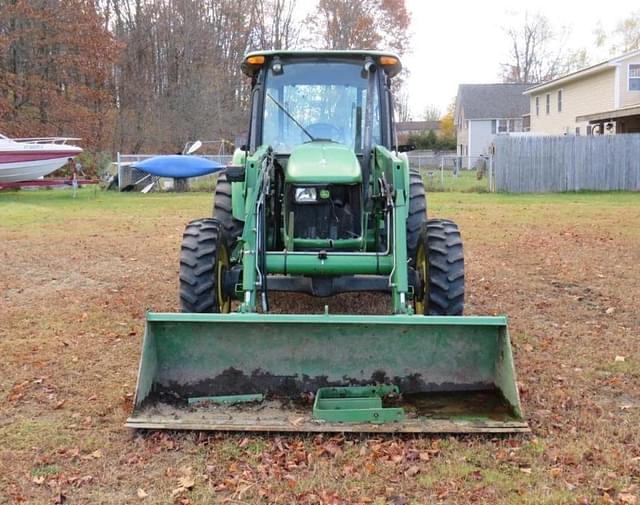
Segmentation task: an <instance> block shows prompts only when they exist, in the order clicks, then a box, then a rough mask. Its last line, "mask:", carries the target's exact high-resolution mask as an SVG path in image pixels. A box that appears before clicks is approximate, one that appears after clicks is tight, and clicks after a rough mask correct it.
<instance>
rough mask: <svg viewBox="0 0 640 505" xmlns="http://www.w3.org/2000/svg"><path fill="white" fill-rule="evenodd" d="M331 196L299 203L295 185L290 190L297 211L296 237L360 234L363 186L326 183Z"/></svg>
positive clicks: (356, 235) (336, 236)
mask: <svg viewBox="0 0 640 505" xmlns="http://www.w3.org/2000/svg"><path fill="white" fill-rule="evenodd" d="M321 189H322V190H328V191H329V193H330V197H329V198H326V199H322V198H319V199H318V201H317V202H313V203H296V202H295V199H294V194H293V192H294V190H295V188H291V189H290V194H289V201H290V202H292V207H291V209H292V210H293V212H294V226H293V236H294V237H295V238H304V239H328V240H341V239H349V238H356V237H359V236H360V235H361V233H362V231H361V226H360V221H361V220H360V186H358V185H355V186H338V185H336V186H324V187H317V191H318V194H319V192H320V190H321Z"/></svg>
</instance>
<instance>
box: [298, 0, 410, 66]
mask: <svg viewBox="0 0 640 505" xmlns="http://www.w3.org/2000/svg"><path fill="white" fill-rule="evenodd" d="M310 21H311V23H313V24H314V25H315V26H317V27H318V29H319V35H318V37H317V40H316V41H315V43H316V45H317V46H322V47H323V48H326V49H386V50H392V51H396V52H398V53H400V54H402V53H403V52H404V51H405V50H406V49H407V47H408V41H409V37H408V35H407V30H408V27H409V22H410V17H409V13H408V11H407V8H406V6H405V2H404V0H319V2H318V5H317V7H316V10H315V12H314V13H313V14H312V16H311V19H310Z"/></svg>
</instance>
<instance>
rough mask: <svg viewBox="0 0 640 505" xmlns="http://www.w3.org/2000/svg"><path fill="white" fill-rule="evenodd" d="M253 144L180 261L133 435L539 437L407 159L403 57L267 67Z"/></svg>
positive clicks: (150, 334) (291, 61)
mask: <svg viewBox="0 0 640 505" xmlns="http://www.w3.org/2000/svg"><path fill="white" fill-rule="evenodd" d="M242 69H243V71H244V73H245V74H246V75H247V76H248V77H250V78H251V109H250V111H251V114H250V116H251V117H250V125H249V132H248V138H247V141H246V145H244V146H243V147H242V148H241V149H238V150H237V151H236V152H235V154H234V157H233V161H232V164H231V165H229V166H228V167H226V169H225V171H224V172H223V173H222V174H221V175H220V176H219V177H218V182H217V187H216V192H215V197H214V215H213V218H203V219H198V220H195V221H192V222H191V223H189V224H188V225H187V227H186V230H185V232H184V237H183V242H182V249H181V256H180V304H181V309H182V313H180V314H167V313H148V314H147V328H146V333H145V336H144V343H143V351H142V357H141V363H140V370H139V376H138V385H137V390H136V398H135V402H134V404H135V407H134V412H133V414H132V416H131V417H130V418H129V420H128V423H127V424H128V425H129V426H131V427H134V428H152V429H162V428H169V429H211V430H247V431H365V432H510V431H526V430H527V429H528V428H527V424H526V422H524V420H523V418H522V413H521V407H520V400H519V396H518V390H517V387H516V381H515V372H514V366H513V358H512V355H511V345H510V341H509V335H508V331H507V323H506V319H505V318H504V317H464V316H462V313H463V304H464V258H463V248H462V239H461V237H460V232H459V230H458V227H457V226H456V224H455V223H454V222H452V221H450V220H446V219H427V213H426V198H425V192H424V186H423V182H422V178H421V175H420V173H419V172H418V171H416V170H414V169H411V168H410V167H409V163H408V158H407V156H406V154H405V153H404V151H406V150H407V149H408V146H398V145H397V141H396V132H395V125H394V120H393V99H392V94H391V88H392V85H391V83H392V79H393V78H394V77H395V76H396V75H397V74H398V73H399V72H400V70H401V64H400V60H399V59H398V57H397V56H395V55H393V54H390V53H386V52H376V51H320V52H312V51H262V52H254V53H250V54H249V55H247V56H246V57H245V59H244V61H243V63H242ZM277 291H283V292H292V293H296V292H297V293H306V294H311V295H314V296H317V297H329V296H332V295H335V294H338V293H345V292H358V291H359V292H363V291H366V292H383V293H387V294H388V295H389V302H390V303H389V310H388V314H387V315H374V316H364V315H334V314H331V313H330V307H329V306H325V311H324V313H323V314H272V313H270V310H269V295H270V294H271V293H273V292H277Z"/></svg>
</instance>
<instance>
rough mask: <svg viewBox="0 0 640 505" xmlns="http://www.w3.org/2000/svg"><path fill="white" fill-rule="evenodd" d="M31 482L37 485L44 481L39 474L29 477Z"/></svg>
mask: <svg viewBox="0 0 640 505" xmlns="http://www.w3.org/2000/svg"><path fill="white" fill-rule="evenodd" d="M31 482H33V483H34V484H37V485H38V486H39V485H40V484H42V483H44V476H42V475H40V476H39V477H34V478H33V479H31Z"/></svg>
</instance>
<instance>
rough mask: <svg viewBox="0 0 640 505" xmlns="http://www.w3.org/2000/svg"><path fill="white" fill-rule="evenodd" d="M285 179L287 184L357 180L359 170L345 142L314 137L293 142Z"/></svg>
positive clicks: (346, 182)
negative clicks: (293, 146)
mask: <svg viewBox="0 0 640 505" xmlns="http://www.w3.org/2000/svg"><path fill="white" fill-rule="evenodd" d="M285 180H286V182H288V183H290V184H357V183H359V182H361V181H362V170H361V168H360V163H358V159H357V158H356V155H355V154H354V152H353V151H352V150H351V149H349V148H348V147H347V146H345V145H344V144H338V143H337V142H329V141H323V140H315V141H313V142H307V143H306V144H300V145H298V146H296V147H295V148H294V149H293V151H292V152H291V156H289V162H288V163H287V168H286V173H285Z"/></svg>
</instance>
